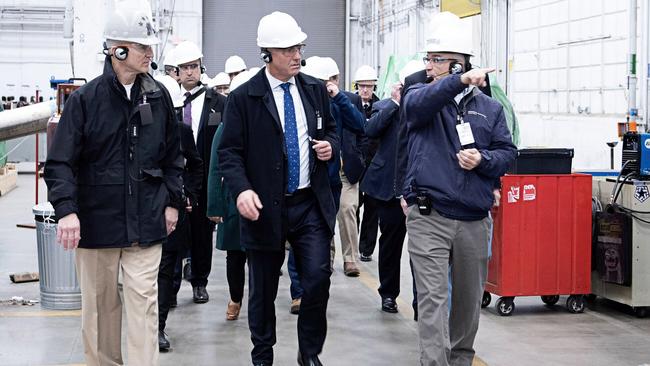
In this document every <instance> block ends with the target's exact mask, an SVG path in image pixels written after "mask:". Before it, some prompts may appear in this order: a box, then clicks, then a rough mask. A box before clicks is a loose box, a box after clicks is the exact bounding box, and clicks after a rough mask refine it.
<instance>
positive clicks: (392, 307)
mask: <svg viewBox="0 0 650 366" xmlns="http://www.w3.org/2000/svg"><path fill="white" fill-rule="evenodd" d="M381 310H382V311H385V312H387V313H396V312H397V303H396V302H395V299H393V298H392V297H385V298H383V299H382V300H381Z"/></svg>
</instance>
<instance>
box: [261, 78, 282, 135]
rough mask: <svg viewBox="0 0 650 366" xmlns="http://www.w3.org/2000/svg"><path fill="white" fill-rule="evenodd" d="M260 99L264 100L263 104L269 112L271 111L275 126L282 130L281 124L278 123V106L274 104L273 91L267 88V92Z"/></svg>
mask: <svg viewBox="0 0 650 366" xmlns="http://www.w3.org/2000/svg"><path fill="white" fill-rule="evenodd" d="M262 101H264V105H265V106H266V109H268V111H269V113H271V116H272V117H273V121H275V126H276V127H277V128H278V129H279V130H280V131H282V124H281V123H280V115H279V114H278V108H277V106H276V105H275V98H274V97H273V91H272V90H271V89H270V86H269V89H268V92H267V93H266V94H264V96H263V97H262Z"/></svg>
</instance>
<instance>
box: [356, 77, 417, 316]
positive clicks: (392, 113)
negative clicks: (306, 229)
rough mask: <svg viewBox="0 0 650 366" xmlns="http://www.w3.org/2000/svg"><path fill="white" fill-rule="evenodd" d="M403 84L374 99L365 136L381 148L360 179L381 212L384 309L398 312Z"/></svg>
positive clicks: (402, 220) (403, 230)
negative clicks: (398, 151)
mask: <svg viewBox="0 0 650 366" xmlns="http://www.w3.org/2000/svg"><path fill="white" fill-rule="evenodd" d="M400 91H401V84H395V85H393V87H392V90H391V97H390V98H386V99H383V100H380V101H378V102H376V103H374V105H373V107H372V110H373V115H372V117H370V119H369V120H368V121H367V122H366V128H365V130H366V136H368V138H371V139H377V140H378V141H379V148H378V150H377V153H376V154H375V157H374V158H373V159H372V162H371V163H370V166H368V169H367V170H366V174H365V175H364V177H363V181H362V182H361V190H362V191H363V192H364V193H365V194H366V196H369V197H372V198H373V199H375V200H376V202H377V206H378V214H379V227H380V229H381V237H379V282H380V286H379V295H380V296H381V300H382V301H381V309H382V310H383V311H385V312H388V313H396V312H397V302H396V299H397V296H398V295H399V292H400V262H401V258H402V247H403V245H404V237H405V236H406V223H405V218H404V213H403V212H402V209H401V207H400V202H399V199H398V198H397V197H398V195H400V194H399V193H397V192H396V186H395V158H396V156H395V154H396V146H397V131H398V129H399V121H400V117H399V116H400V114H399V103H400Z"/></svg>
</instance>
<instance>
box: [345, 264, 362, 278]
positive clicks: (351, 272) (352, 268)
mask: <svg viewBox="0 0 650 366" xmlns="http://www.w3.org/2000/svg"><path fill="white" fill-rule="evenodd" d="M343 273H345V275H346V276H348V277H358V276H359V274H360V272H359V267H357V264H356V263H354V262H345V263H343Z"/></svg>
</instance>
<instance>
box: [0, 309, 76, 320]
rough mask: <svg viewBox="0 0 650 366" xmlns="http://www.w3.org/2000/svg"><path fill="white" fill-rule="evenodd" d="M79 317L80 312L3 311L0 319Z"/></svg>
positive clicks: (0, 313)
mask: <svg viewBox="0 0 650 366" xmlns="http://www.w3.org/2000/svg"><path fill="white" fill-rule="evenodd" d="M77 316H81V310H62V311H54V310H36V311H4V312H0V318H40V317H42V318H57V317H58V318H62V317H77Z"/></svg>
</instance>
